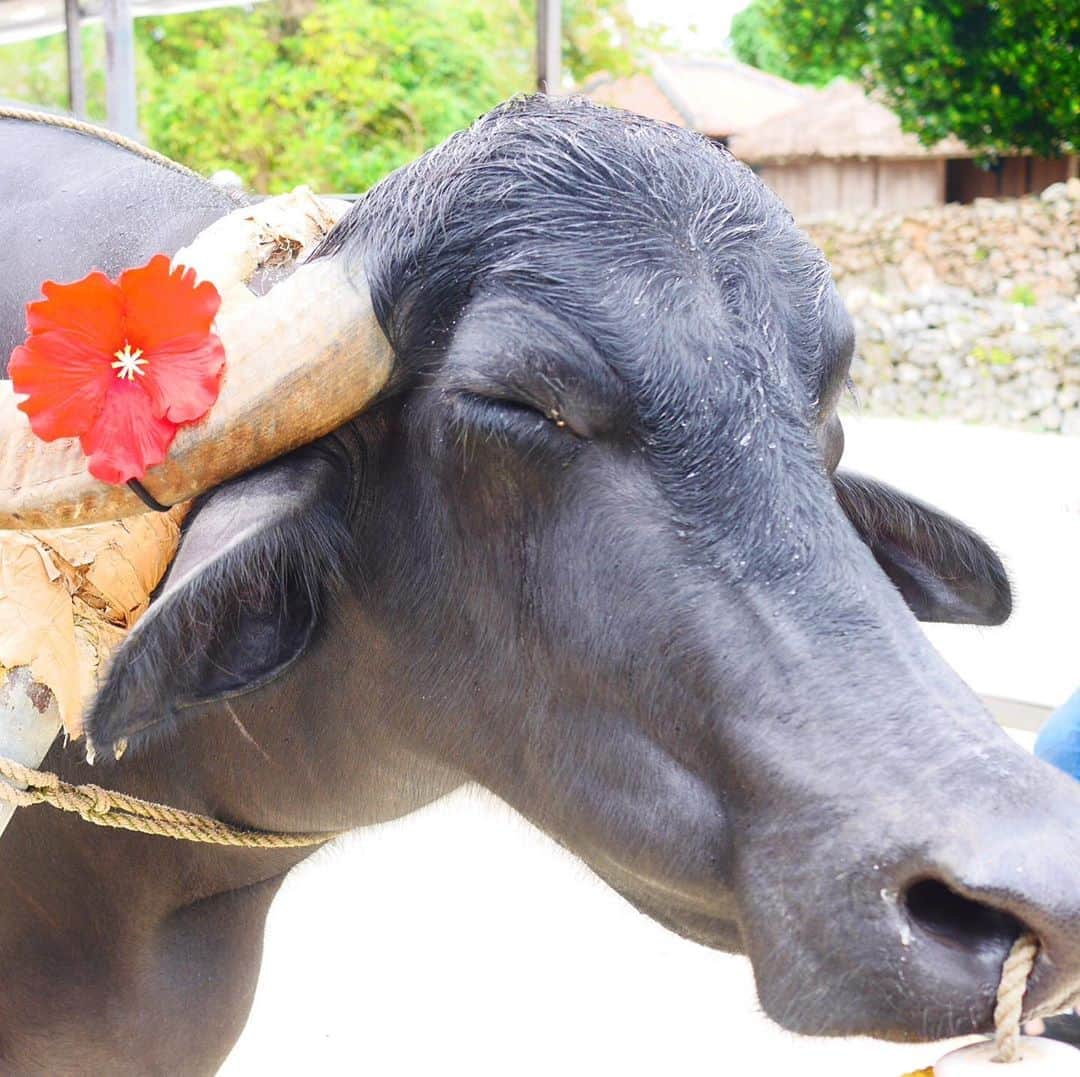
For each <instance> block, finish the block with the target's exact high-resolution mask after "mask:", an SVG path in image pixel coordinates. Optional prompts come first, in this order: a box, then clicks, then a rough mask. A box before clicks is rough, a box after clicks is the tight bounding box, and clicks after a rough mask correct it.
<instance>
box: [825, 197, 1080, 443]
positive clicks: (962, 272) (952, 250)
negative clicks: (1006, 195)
mask: <svg viewBox="0 0 1080 1077" xmlns="http://www.w3.org/2000/svg"><path fill="white" fill-rule="evenodd" d="M806 230H807V232H809V234H810V236H811V238H812V239H813V240H814V242H815V243H817V244H818V245H819V246H820V247H821V248H822V250H824V251H825V254H826V256H827V257H828V259H829V261H830V263H831V265H832V267H833V273H834V275H835V276H836V280H837V283H838V284H839V286H840V290H841V292H842V293H843V294H844V298H845V300H846V301H847V305H848V309H849V310H850V311H851V313H852V315H853V317H854V318H855V321H856V326H857V329H858V335H859V342H858V347H857V358H856V361H855V363H854V364H853V368H852V377H853V378H854V380H855V385H856V390H857V395H858V396H859V398H860V400H861V402H862V404H863V407H864V408H866V409H868V410H870V411H877V412H884V413H888V414H905V415H931V416H953V417H957V418H962V419H967V420H972V421H980V422H993V423H998V424H1008V425H1019V426H1022V427H1025V428H1028V429H1039V430H1059V431H1062V432H1064V433H1070V434H1080V180H1077V179H1072V180H1069V181H1068V183H1058V184H1054V186H1052V187H1049V188H1047V189H1046V190H1045V191H1044V192H1043V193H1042V195H1040V196H1039V197H1037V198H1023V199H1013V200H1002V201H991V200H982V199H980V200H978V201H976V202H975V204H974V205H971V206H958V205H947V206H938V207H935V208H933V209H926V210H919V211H917V212H914V213H908V214H905V215H903V216H896V215H883V214H861V215H859V216H857V217H856V216H846V217H833V218H830V219H827V220H820V221H817V222H815V223H813V224H808V225H806Z"/></svg>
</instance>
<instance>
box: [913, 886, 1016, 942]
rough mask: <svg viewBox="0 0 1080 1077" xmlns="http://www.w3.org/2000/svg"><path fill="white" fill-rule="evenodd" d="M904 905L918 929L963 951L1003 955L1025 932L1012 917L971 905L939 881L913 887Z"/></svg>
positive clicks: (968, 900)
mask: <svg viewBox="0 0 1080 1077" xmlns="http://www.w3.org/2000/svg"><path fill="white" fill-rule="evenodd" d="M903 903H904V907H905V909H906V910H907V914H908V916H909V917H910V919H911V922H912V923H913V924H914V925H915V926H917V927H920V928H922V929H923V930H924V931H926V932H928V933H929V934H931V935H933V936H935V937H936V938H937V939H938V940H940V941H941V942H945V943H948V944H950V945H952V946H955V947H957V948H959V949H963V950H969V951H978V950H984V949H992V950H994V951H996V952H1004V951H1006V950H1008V948H1009V947H1010V946H1011V945H1012V943H1013V941H1014V940H1015V939H1017V938H1018V937H1019V936H1020V934H1021V933H1022V932H1023V931H1024V930H1025V929H1024V925H1023V924H1022V923H1021V922H1020V921H1019V920H1017V918H1016V917H1015V916H1013V915H1011V914H1010V913H1007V912H1004V911H1003V910H1002V909H995V908H994V907H993V906H992V905H984V904H983V903H982V902H981V901H972V900H971V898H967V897H964V896H963V894H958V893H957V892H956V891H955V890H953V889H951V888H950V887H949V886H946V884H945V883H943V882H939V881H938V880H937V879H922V880H920V881H919V882H916V883H913V884H912V885H911V886H909V887H908V888H907V890H906V891H905V892H904V895H903Z"/></svg>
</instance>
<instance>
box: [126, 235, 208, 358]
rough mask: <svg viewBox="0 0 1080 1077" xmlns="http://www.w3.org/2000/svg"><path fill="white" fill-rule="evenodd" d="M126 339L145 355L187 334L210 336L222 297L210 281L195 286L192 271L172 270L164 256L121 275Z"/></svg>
mask: <svg viewBox="0 0 1080 1077" xmlns="http://www.w3.org/2000/svg"><path fill="white" fill-rule="evenodd" d="M119 284H120V289H121V291H122V292H123V293H124V305H125V312H126V333H127V339H128V340H130V341H131V343H132V345H134V346H135V347H136V348H142V350H143V351H144V352H150V351H154V350H156V349H157V348H160V347H161V346H162V345H163V344H168V343H169V342H171V341H173V340H176V339H177V338H178V337H185V336H187V335H188V334H190V333H209V332H210V326H211V325H212V324H213V321H214V318H215V317H216V315H217V312H218V308H219V307H220V306H221V296H220V295H218V290H217V289H216V288H215V287H214V286H213V284H211V283H210V282H209V281H203V282H202V283H201V284H199V285H196V284H195V271H194V270H193V269H185V268H184V267H180V268H177V269H175V270H171V269H170V266H169V259H168V258H167V257H166V256H165V255H164V254H155V255H154V257H153V258H151V259H150V261H149V262H147V264H146V265H144V266H140V267H139V268H138V269H128V270H125V271H124V272H123V273H121V274H120V281H119Z"/></svg>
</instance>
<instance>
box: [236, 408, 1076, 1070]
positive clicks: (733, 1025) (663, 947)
mask: <svg viewBox="0 0 1080 1077" xmlns="http://www.w3.org/2000/svg"><path fill="white" fill-rule="evenodd" d="M847 426H848V445H849V449H848V453H847V456H846V462H847V463H848V465H849V466H852V467H854V468H856V469H857V470H861V471H865V472H868V473H871V474H874V475H876V476H877V477H880V478H883V479H886V480H887V481H890V482H892V483H893V484H895V485H897V486H899V487H901V488H903V489H907V490H909V491H911V492H913V493H916V494H918V495H919V496H921V497H922V498H923V499H925V500H927V501H930V502H932V503H936V504H938V505H940V506H941V507H943V508H946V509H948V510H949V511H950V512H952V513H953V514H955V515H957V516H959V517H961V518H962V519H965V520H967V521H969V522H970V523H972V524H974V525H976V526H977V527H978V528H979V529H981V530H982V531H983V533H984V534H986V535H987V536H988V537H990V538H991V539H992V540H993V541H994V543H995V545H996V546H997V548H998V549H999V550H1000V551H1001V552H1002V553H1003V554H1004V556H1005V557H1006V559H1007V561H1008V563H1009V566H1010V569H1011V571H1012V573H1013V577H1014V581H1015V585H1016V591H1017V612H1016V616H1015V621H1014V622H1013V623H1012V624H1011V625H1009V626H1007V627H1006V628H1003V629H974V628H956V627H951V626H949V627H939V628H936V629H933V630H932V631H931V635H932V637H933V639H934V641H935V643H936V644H937V645H938V646H939V648H940V649H941V650H942V651H943V652H944V653H945V655H946V657H947V658H948V659H949V660H950V661H951V662H952V663H953V664H954V665H955V666H956V667H957V668H958V669H959V670H960V671H961V673H962V674H963V675H964V676H965V677H966V678H967V679H968V680H969V682H970V683H972V685H973V686H974V687H975V688H976V689H977V690H978V691H980V692H983V693H989V694H994V695H1000V696H1007V697H1013V698H1019V699H1028V700H1031V701H1033V702H1039V703H1045V704H1048V705H1052V704H1056V703H1058V702H1060V701H1061V700H1063V699H1064V698H1065V697H1066V696H1067V695H1068V694H1069V693H1070V692H1071V691H1072V689H1073V688H1074V687H1075V686H1076V684H1077V683H1080V658H1078V657H1077V655H1076V654H1075V638H1076V637H1075V630H1073V631H1071V632H1070V631H1069V626H1068V620H1067V619H1068V618H1069V617H1070V616H1072V617H1075V610H1076V608H1077V599H1078V597H1080V564H1078V561H1077V558H1076V551H1077V550H1078V549H1080V439H1068V438H1061V437H1057V436H1051V435H1035V434H1023V433H1018V432H1015V431H1000V430H993V429H986V428H974V427H964V426H959V425H954V424H946V423H931V422H908V421H902V420H875V419H867V418H860V419H859V420H857V421H855V420H849V421H848V422H847ZM1070 639H1071V640H1072V641H1073V643H1072V647H1071V648H1070V647H1069V646H1068V641H1069V640H1070ZM1070 651H1071V652H1072V653H1070ZM1018 736H1019V739H1021V740H1022V741H1024V740H1027V741H1030V737H1025V735H1024V734H1019V735H1018ZM948 1046H949V1045H936V1044H933V1045H922V1046H896V1045H889V1044H880V1043H875V1042H871V1041H866V1040H805V1039H798V1038H796V1037H793V1036H790V1035H788V1034H786V1033H784V1032H781V1031H780V1030H778V1029H776V1028H775V1027H774V1026H773V1025H771V1024H770V1023H769V1022H768V1021H767V1020H766V1019H765V1018H764V1017H763V1016H761V1014H760V1013H759V1012H758V1010H757V1008H756V1003H755V997H754V990H753V980H752V977H751V974H750V970H749V967H748V965H747V963H746V962H745V961H744V960H743V959H740V958H733V957H729V956H725V955H722V954H717V953H713V952H711V951H708V950H705V949H703V948H701V947H698V946H695V945H693V944H691V943H688V942H685V941H683V940H681V939H678V938H676V937H675V936H673V935H671V934H670V933H668V932H666V931H665V930H663V929H662V928H660V927H658V926H657V925H656V924H654V923H652V922H651V921H649V920H647V919H646V918H645V917H643V916H641V915H639V914H638V913H636V912H635V911H634V910H632V909H631V908H630V907H629V906H628V905H626V904H625V903H624V902H623V901H621V899H619V898H618V897H616V895H615V894H614V893H613V892H611V891H609V890H608V889H607V888H606V887H605V886H604V885H603V884H601V883H599V882H598V881H597V880H596V879H595V878H593V877H592V876H591V875H590V874H589V873H588V872H587V871H586V869H585V868H583V867H582V866H581V865H580V864H579V863H577V862H576V861H574V860H573V859H572V858H571V857H569V856H568V855H567V854H566V853H565V852H563V851H562V850H561V849H559V848H558V847H557V846H555V845H554V843H552V842H551V841H549V840H548V839H547V838H546V837H544V836H543V835H541V834H540V833H538V832H537V831H535V830H534V829H532V828H531V827H529V826H528V824H526V823H524V822H523V821H522V820H521V819H520V818H519V817H517V816H516V815H514V814H513V813H512V812H511V811H510V810H509V809H508V808H506V807H505V806H504V805H502V804H500V803H499V802H497V801H495V800H494V798H492V797H490V796H488V795H487V794H484V793H482V792H480V791H477V790H464V791H462V792H460V793H458V794H456V795H455V796H453V797H451V798H448V799H447V800H446V801H443V802H442V803H440V804H438V805H435V806H433V807H432V808H430V809H428V810H426V811H424V812H421V813H418V814H417V815H414V816H412V817H410V818H408V819H406V820H402V821H400V822H399V823H395V824H392V825H390V826H386V827H381V828H377V829H373V830H369V831H365V832H363V833H360V834H357V835H354V836H352V837H350V838H349V839H346V840H343V841H341V842H339V843H337V844H336V845H335V846H334V847H332V848H330V849H328V850H325V851H324V852H321V853H319V854H317V855H316V856H315V857H314V858H313V860H312V861H311V862H309V863H308V864H306V865H304V866H303V867H302V868H301V869H299V870H298V871H297V872H296V873H294V875H293V877H291V878H290V879H289V880H288V882H287V883H286V885H285V887H284V888H283V890H282V893H281V896H280V897H279V898H278V901H277V903H276V905H275V907H274V909H273V912H272V914H271V918H270V923H269V927H268V933H267V946H266V959H265V964H264V970H263V976H262V980H261V982H260V986H259V991H258V994H257V997H256V1001H255V1006H254V1009H253V1012H252V1017H251V1020H250V1022H249V1024H248V1027H247V1030H246V1031H245V1033H244V1035H243V1037H242V1038H241V1040H240V1042H239V1044H238V1045H237V1047H236V1049H235V1050H234V1052H233V1054H232V1056H231V1057H230V1059H229V1061H228V1062H227V1063H226V1066H225V1068H224V1069H223V1071H222V1072H223V1073H224V1074H226V1075H229V1077H239V1075H255V1074H259V1075H268V1074H269V1075H277V1074H294V1073H311V1072H318V1071H320V1070H325V1071H327V1072H332V1073H363V1074H369V1075H375V1074H377V1075H380V1077H382V1075H402V1077H413V1075H417V1077H419V1075H423V1077H429V1075H430V1077H434V1075H457V1074H462V1075H470V1077H509V1075H511V1074H512V1075H514V1077H532V1075H536V1077H540V1075H544V1077H553V1075H567V1077H578V1075H586V1074H588V1075H607V1074H619V1075H620V1077H638V1075H640V1077H646V1075H648V1077H655V1075H661V1074H662V1075H669V1074H670V1075H679V1077H696V1075H699V1074H700V1075H702V1077H704V1075H710V1077H712V1075H716V1077H736V1075H737V1074H744V1073H745V1074H768V1075H769V1077H773V1075H776V1077H780V1075H783V1074H791V1075H792V1077H794V1075H796V1074H798V1075H799V1077H900V1075H901V1074H903V1073H905V1072H907V1071H908V1070H912V1069H916V1068H918V1067H920V1066H925V1065H929V1064H930V1063H932V1062H933V1061H934V1060H935V1059H937V1058H938V1057H940V1055H941V1054H942V1053H943V1052H944V1051H945V1050H946V1049H947V1047H948Z"/></svg>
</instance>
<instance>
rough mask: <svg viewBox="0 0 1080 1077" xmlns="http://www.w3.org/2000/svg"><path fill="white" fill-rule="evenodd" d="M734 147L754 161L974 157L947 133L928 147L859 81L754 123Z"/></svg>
mask: <svg viewBox="0 0 1080 1077" xmlns="http://www.w3.org/2000/svg"><path fill="white" fill-rule="evenodd" d="M729 146H730V148H731V150H732V152H733V153H734V154H735V155H736V156H737V157H740V158H741V159H742V160H744V161H746V162H747V163H748V164H752V165H762V164H781V163H784V162H787V161H798V160H806V159H808V158H815V157H818V158H830V159H836V158H842V157H847V158H870V157H878V158H886V159H889V160H905V159H912V158H927V157H973V156H974V154H973V153H972V151H971V150H969V149H968V148H967V147H966V146H965V145H964V144H963V143H962V142H960V141H959V140H958V139H955V138H947V139H945V140H944V141H943V142H939V143H938V144H937V145H936V146H932V147H929V148H927V147H926V146H924V145H923V144H922V143H921V142H920V141H919V140H918V139H917V138H916V137H915V136H914V135H909V134H905V133H904V132H903V131H901V130H900V119H899V117H898V116H897V115H896V114H895V113H894V112H891V111H890V110H889V109H887V108H886V107H885V106H884V105H881V104H878V102H876V101H872V100H871V99H870V98H869V97H867V96H866V94H865V93H863V91H862V90H861V89H860V88H859V87H858V86H856V85H854V84H853V83H850V82H843V81H837V82H834V83H833V84H832V85H831V86H829V87H828V88H827V89H825V90H820V91H818V92H817V93H814V94H813V95H812V96H810V97H809V98H808V99H807V100H806V101H805V102H803V104H801V105H800V107H799V108H797V109H794V110H792V111H791V112H787V113H785V114H784V115H783V116H781V117H779V118H774V119H771V120H769V121H767V122H766V123H762V124H758V125H756V126H754V127H752V128H744V129H743V130H742V131H741V133H739V134H736V135H735V136H734V137H733V138H732V139H731V141H730V143H729Z"/></svg>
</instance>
